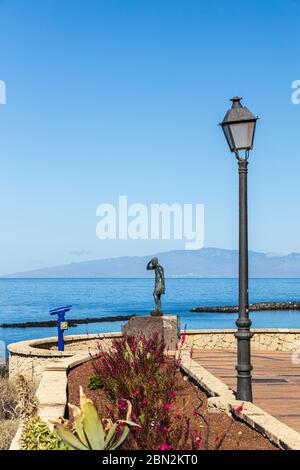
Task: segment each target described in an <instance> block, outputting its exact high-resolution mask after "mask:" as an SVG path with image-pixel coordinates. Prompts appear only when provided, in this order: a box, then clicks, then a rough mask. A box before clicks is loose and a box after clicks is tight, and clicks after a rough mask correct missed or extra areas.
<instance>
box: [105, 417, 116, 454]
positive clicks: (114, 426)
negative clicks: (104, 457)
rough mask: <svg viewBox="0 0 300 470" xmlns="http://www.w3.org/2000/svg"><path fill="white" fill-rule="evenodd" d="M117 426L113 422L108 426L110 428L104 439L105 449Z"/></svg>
mask: <svg viewBox="0 0 300 470" xmlns="http://www.w3.org/2000/svg"><path fill="white" fill-rule="evenodd" d="M117 427H118V423H114V424H113V425H112V427H111V428H110V430H109V431H108V434H107V436H106V439H105V449H108V448H109V446H110V445H111V444H112V442H113V439H114V437H115V434H116V430H117Z"/></svg>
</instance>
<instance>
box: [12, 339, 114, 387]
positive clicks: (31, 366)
mask: <svg viewBox="0 0 300 470" xmlns="http://www.w3.org/2000/svg"><path fill="white" fill-rule="evenodd" d="M120 336H122V333H105V334H101V335H100V334H94V335H88V334H87V335H74V336H66V337H65V351H64V352H59V351H58V350H57V337H53V338H43V339H37V340H30V341H20V342H18V343H12V344H9V345H8V350H9V376H10V377H16V376H18V375H20V374H21V375H23V376H24V377H26V378H27V379H29V380H35V381H37V382H39V381H40V379H41V377H42V374H43V371H44V369H45V368H46V367H48V366H50V365H53V364H54V363H60V362H61V361H62V360H64V359H67V358H69V357H72V356H74V355H75V354H78V353H82V352H85V353H87V352H89V351H91V352H93V351H94V350H95V348H96V344H97V343H99V342H100V341H101V342H103V343H105V345H106V346H109V345H110V344H111V341H112V340H113V339H115V338H118V337H120Z"/></svg>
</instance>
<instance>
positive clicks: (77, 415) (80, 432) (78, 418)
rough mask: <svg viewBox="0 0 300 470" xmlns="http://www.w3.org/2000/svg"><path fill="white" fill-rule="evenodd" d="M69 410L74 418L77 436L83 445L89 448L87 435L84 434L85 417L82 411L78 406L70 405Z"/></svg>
mask: <svg viewBox="0 0 300 470" xmlns="http://www.w3.org/2000/svg"><path fill="white" fill-rule="evenodd" d="M69 408H70V410H71V411H72V414H73V418H74V427H75V431H76V434H77V436H78V437H79V439H80V440H81V442H82V444H83V445H85V446H86V447H89V443H88V440H87V438H86V435H85V433H84V428H83V416H82V411H81V409H80V408H78V406H74V405H70V404H69Z"/></svg>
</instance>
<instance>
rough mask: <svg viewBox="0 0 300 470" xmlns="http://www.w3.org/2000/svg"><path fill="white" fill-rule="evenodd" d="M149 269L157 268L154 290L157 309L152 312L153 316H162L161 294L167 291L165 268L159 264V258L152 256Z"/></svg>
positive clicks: (148, 265)
mask: <svg viewBox="0 0 300 470" xmlns="http://www.w3.org/2000/svg"><path fill="white" fill-rule="evenodd" d="M147 269H148V271H150V270H155V287H154V292H153V297H154V302H155V310H154V311H153V312H151V315H152V316H153V317H161V316H162V313H161V301H160V297H161V294H164V293H165V275H164V268H163V267H162V266H161V265H160V264H159V262H158V259H157V258H152V260H151V261H149V263H148V264H147Z"/></svg>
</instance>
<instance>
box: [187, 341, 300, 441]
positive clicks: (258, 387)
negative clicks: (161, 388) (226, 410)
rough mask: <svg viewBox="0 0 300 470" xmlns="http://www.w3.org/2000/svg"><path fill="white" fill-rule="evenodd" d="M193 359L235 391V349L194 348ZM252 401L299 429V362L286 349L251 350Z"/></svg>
mask: <svg viewBox="0 0 300 470" xmlns="http://www.w3.org/2000/svg"><path fill="white" fill-rule="evenodd" d="M193 359H194V360H195V361H197V362H199V363H200V364H201V365H202V366H203V367H205V368H206V369H207V370H209V371H210V372H211V373H212V374H213V375H215V376H216V377H218V378H219V379H221V380H222V381H223V382H225V383H226V384H227V385H228V386H229V387H230V388H231V389H232V390H236V371H235V364H236V352H231V351H220V350H212V351H208V350H195V351H194V354H193ZM252 364H253V402H254V403H255V404H256V405H257V406H259V407H260V408H263V409H264V410H265V411H267V412H268V413H270V414H271V415H273V416H275V417H276V418H277V419H278V420H280V421H282V422H283V423H285V424H287V425H288V426H290V427H292V428H294V429H295V430H296V431H298V432H300V364H299V365H295V364H293V362H292V354H291V353H289V352H288V353H285V352H252Z"/></svg>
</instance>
